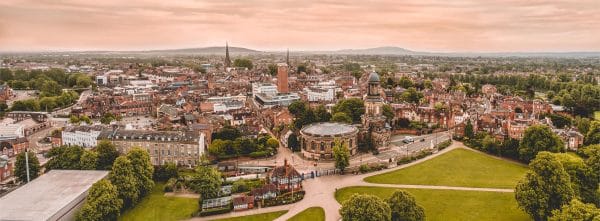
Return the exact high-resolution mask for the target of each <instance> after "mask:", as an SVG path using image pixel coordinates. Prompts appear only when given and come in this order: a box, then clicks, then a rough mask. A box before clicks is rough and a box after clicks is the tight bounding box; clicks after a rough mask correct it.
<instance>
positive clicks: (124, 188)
mask: <svg viewBox="0 0 600 221" xmlns="http://www.w3.org/2000/svg"><path fill="white" fill-rule="evenodd" d="M109 179H110V182H111V183H112V184H113V185H115V187H116V188H117V191H118V195H119V198H120V199H122V200H123V207H124V208H130V207H132V206H133V205H135V204H136V203H137V202H138V200H139V197H140V192H139V189H138V186H137V185H136V184H137V182H136V181H137V180H136V177H135V174H134V172H133V165H132V164H131V161H130V160H129V159H127V157H126V156H120V157H117V159H116V160H115V163H114V164H113V166H112V171H111V172H110V175H109Z"/></svg>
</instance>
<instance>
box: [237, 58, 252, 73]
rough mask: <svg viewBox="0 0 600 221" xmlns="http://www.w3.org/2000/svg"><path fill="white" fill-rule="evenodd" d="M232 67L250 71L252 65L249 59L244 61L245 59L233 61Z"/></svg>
mask: <svg viewBox="0 0 600 221" xmlns="http://www.w3.org/2000/svg"><path fill="white" fill-rule="evenodd" d="M233 66H234V67H242V68H248V70H251V69H252V68H253V67H254V65H253V64H252V61H251V60H250V59H245V58H238V59H235V60H234V61H233Z"/></svg>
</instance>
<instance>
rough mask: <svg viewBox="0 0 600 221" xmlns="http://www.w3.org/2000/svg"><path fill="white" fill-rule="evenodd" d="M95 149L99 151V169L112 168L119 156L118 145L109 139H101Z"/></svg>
mask: <svg viewBox="0 0 600 221" xmlns="http://www.w3.org/2000/svg"><path fill="white" fill-rule="evenodd" d="M95 150H96V152H98V169H100V170H110V168H111V167H112V165H113V162H115V159H117V157H119V151H117V147H116V146H115V145H114V144H113V143H111V142H110V141H108V140H101V141H100V142H98V145H97V146H96V149H95Z"/></svg>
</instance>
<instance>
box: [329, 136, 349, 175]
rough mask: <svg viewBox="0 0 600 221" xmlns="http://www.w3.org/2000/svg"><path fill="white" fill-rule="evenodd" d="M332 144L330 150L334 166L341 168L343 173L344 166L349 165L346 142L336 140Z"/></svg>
mask: <svg viewBox="0 0 600 221" xmlns="http://www.w3.org/2000/svg"><path fill="white" fill-rule="evenodd" d="M334 144H335V145H334V146H333V148H332V151H333V159H334V160H335V168H336V169H339V170H341V171H342V174H343V173H344V170H346V167H348V166H350V150H348V147H347V145H346V143H342V142H340V141H339V140H336V141H335V142H334Z"/></svg>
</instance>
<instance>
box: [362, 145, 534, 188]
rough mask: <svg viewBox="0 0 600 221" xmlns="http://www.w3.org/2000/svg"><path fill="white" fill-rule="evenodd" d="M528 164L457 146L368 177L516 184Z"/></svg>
mask: <svg viewBox="0 0 600 221" xmlns="http://www.w3.org/2000/svg"><path fill="white" fill-rule="evenodd" d="M526 171H527V167H526V166H525V165H521V164H518V163H515V162H511V161H507V160H501V159H496V158H493V157H491V156H488V155H486V154H483V153H478V152H474V151H470V150H466V149H456V150H452V151H450V152H448V153H445V154H442V155H441V156H438V157H436V158H433V159H431V160H428V161H425V162H423V163H419V164H416V165H413V166H410V167H407V168H404V169H400V170H396V171H392V172H389V173H384V174H380V175H376V176H371V177H367V178H365V181H367V182H370V183H389V184H421V185H438V186H464V187H493V188H514V186H515V185H516V184H517V182H518V181H519V179H521V177H523V175H524V174H525V172H526Z"/></svg>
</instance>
